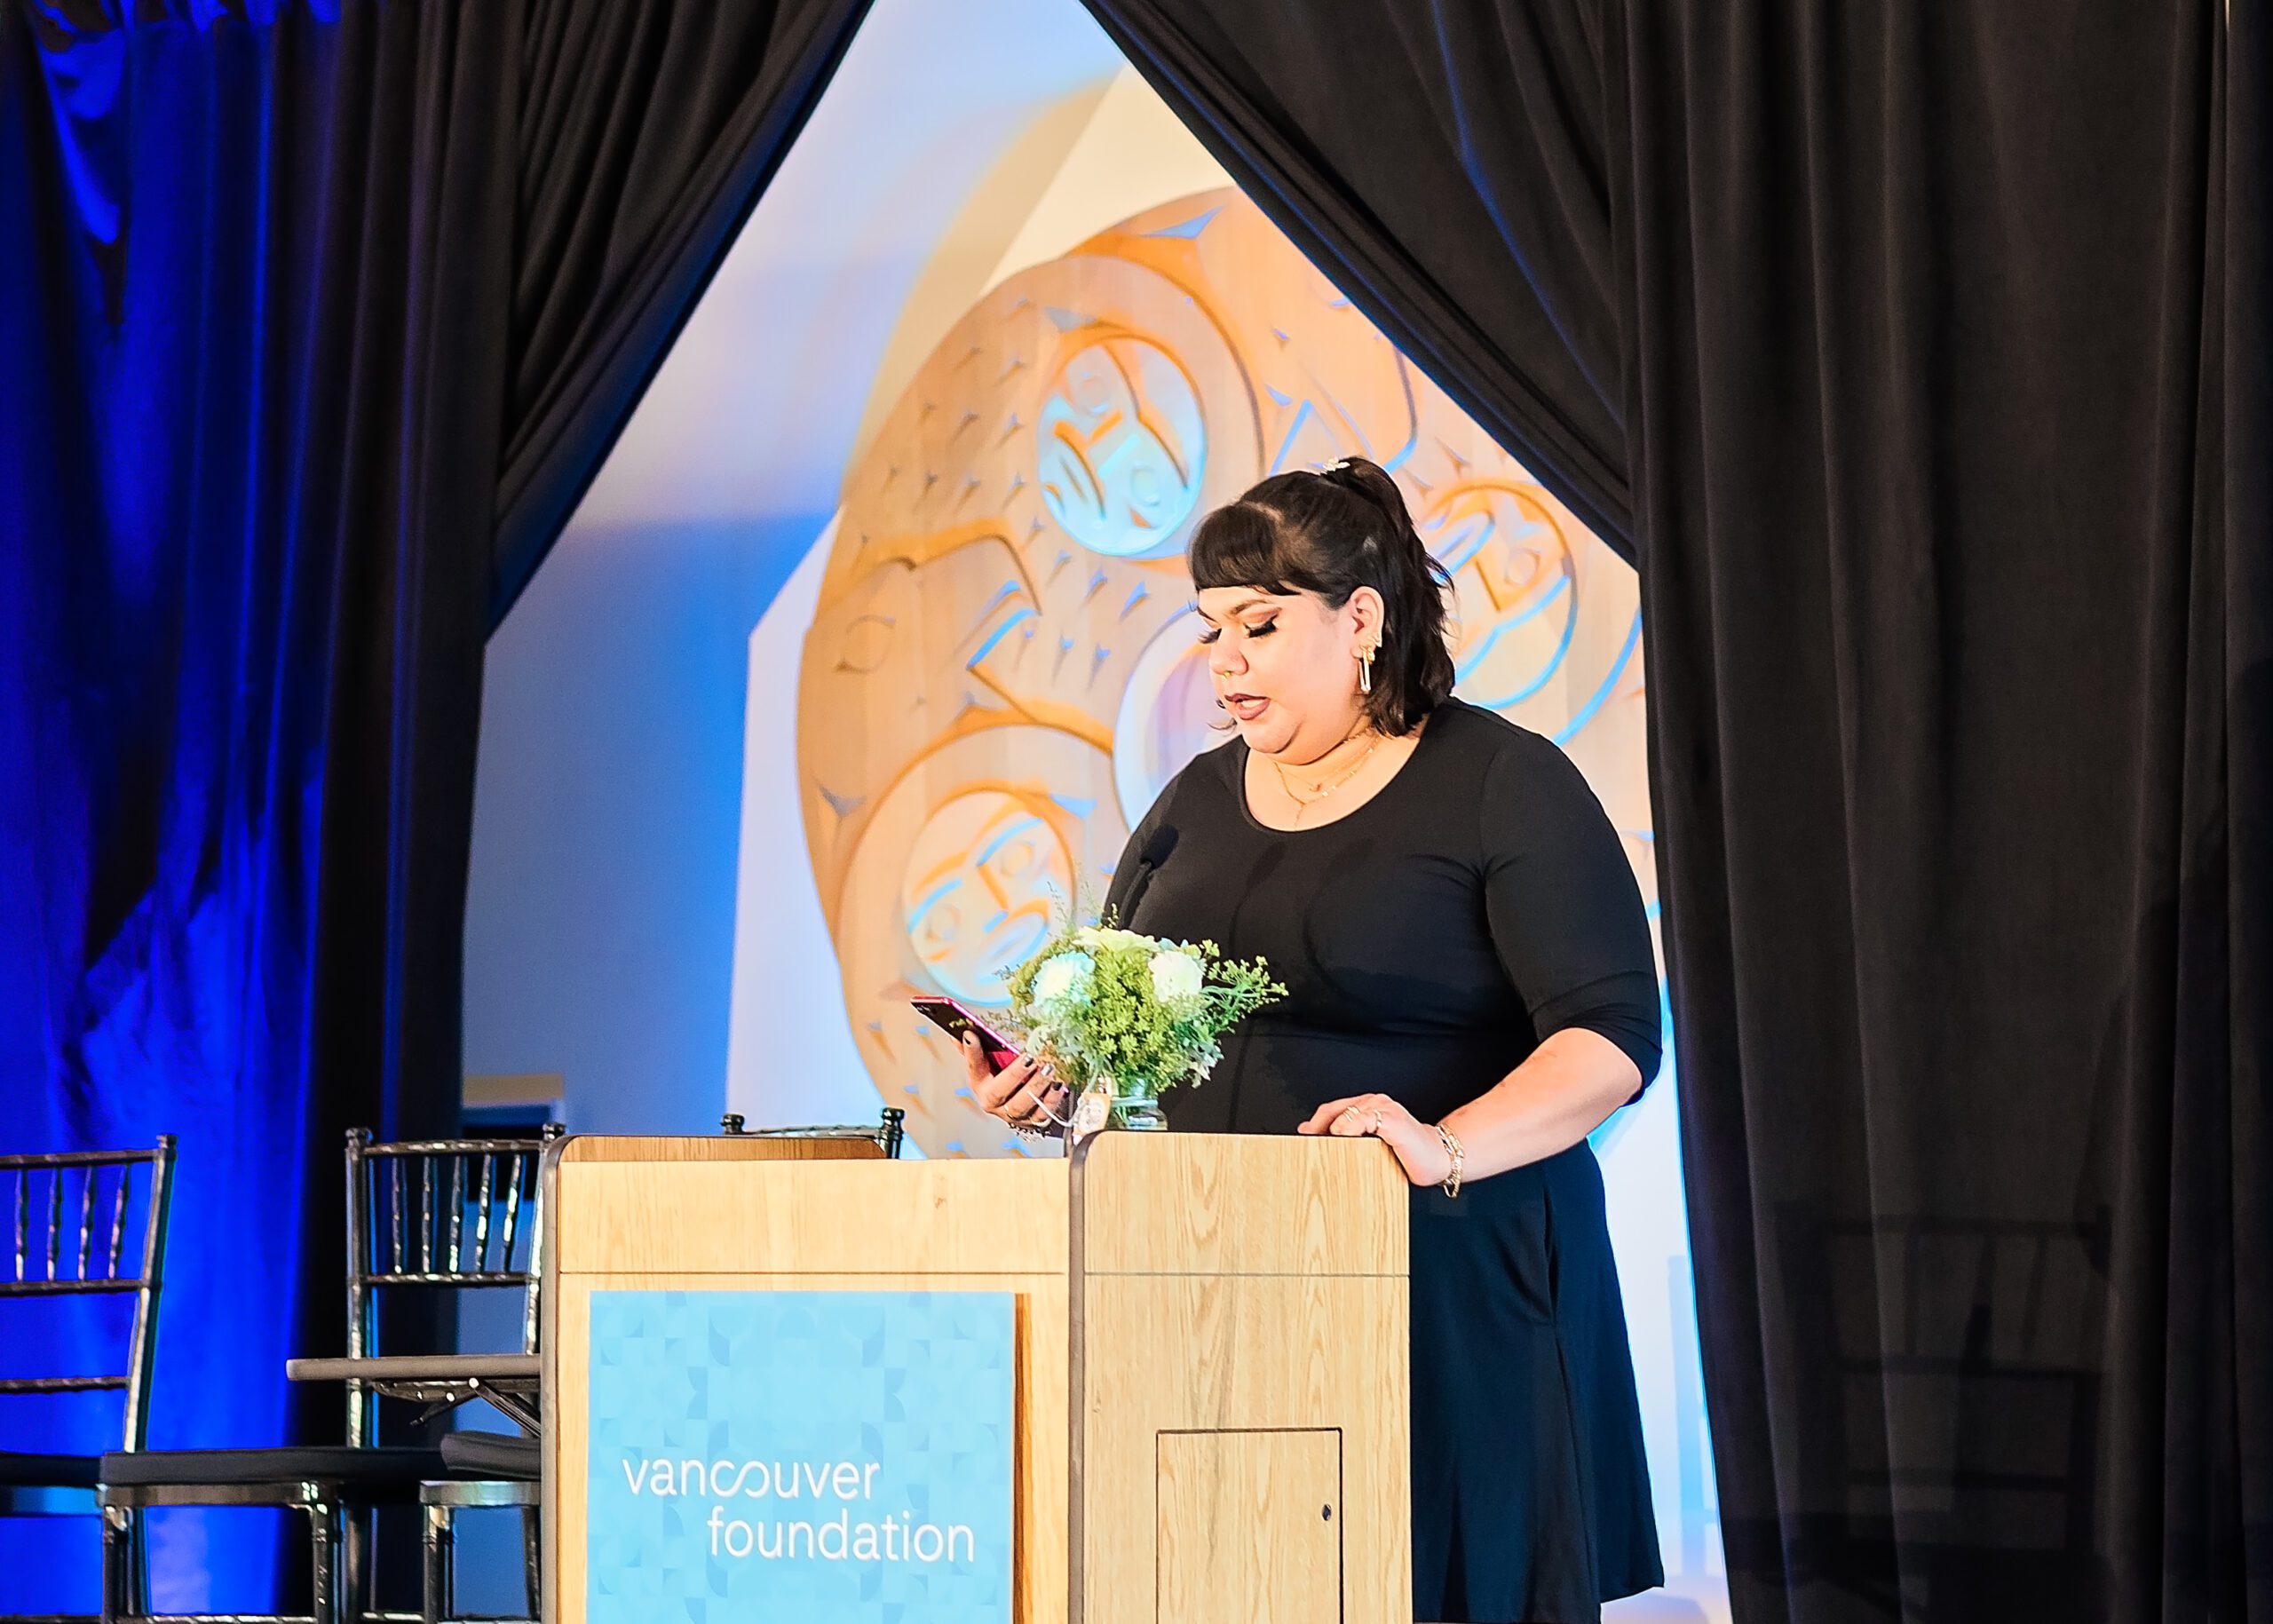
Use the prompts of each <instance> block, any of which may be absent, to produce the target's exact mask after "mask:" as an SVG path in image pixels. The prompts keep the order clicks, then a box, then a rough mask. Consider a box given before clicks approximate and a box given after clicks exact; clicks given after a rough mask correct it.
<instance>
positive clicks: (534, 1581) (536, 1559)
mask: <svg viewBox="0 0 2273 1624" xmlns="http://www.w3.org/2000/svg"><path fill="white" fill-rule="evenodd" d="M540 1516H541V1512H540V1509H539V1508H537V1507H535V1506H523V1507H522V1508H521V1569H522V1576H523V1578H524V1580H526V1582H527V1586H528V1593H529V1617H531V1618H532V1619H541V1618H543V1616H544V1596H543V1585H544V1578H543V1575H544V1525H543V1522H542V1521H541V1520H540Z"/></svg>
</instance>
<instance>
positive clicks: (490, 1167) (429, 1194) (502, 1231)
mask: <svg viewBox="0 0 2273 1624" xmlns="http://www.w3.org/2000/svg"><path fill="white" fill-rule="evenodd" d="M562 1131H563V1129H562V1128H561V1126H560V1124H559V1123H558V1122H547V1123H546V1124H545V1125H544V1127H543V1129H542V1130H541V1132H540V1133H539V1136H538V1137H535V1138H533V1139H526V1138H500V1139H423V1140H413V1141H407V1142H404V1143H400V1144H393V1145H380V1144H375V1143H373V1142H372V1138H371V1130H370V1129H368V1128H357V1129H350V1130H349V1131H348V1135H347V1354H348V1357H349V1358H350V1359H362V1358H366V1357H368V1356H370V1355H373V1354H376V1353H378V1352H380V1351H381V1350H380V1349H379V1347H378V1346H377V1341H378V1325H379V1314H378V1294H379V1293H380V1292H381V1291H383V1290H385V1289H386V1288H388V1287H400V1286H417V1287H455V1288H460V1289H471V1288H475V1287H518V1288H519V1290H520V1291H521V1293H522V1310H521V1351H522V1352H524V1353H535V1351H537V1327H538V1326H539V1324H540V1323H541V1316H540V1313H539V1303H538V1290H539V1286H538V1282H539V1280H540V1279H541V1278H542V1276H543V1269H544V1258H543V1245H544V1224H543V1215H542V1213H541V1212H540V1210H539V1206H540V1203H541V1202H542V1201H543V1184H542V1183H541V1181H540V1180H539V1179H538V1176H537V1164H538V1160H539V1158H540V1157H542V1156H543V1153H544V1147H545V1146H546V1145H550V1144H551V1143H552V1141H553V1140H555V1139H557V1138H558V1137H560V1135H561V1133H562ZM386 1351H390V1352H399V1351H402V1350H399V1349H390V1350H386ZM420 1351H424V1352H436V1351H439V1350H435V1349H424V1350H420ZM376 1409H377V1394H376V1392H375V1391H373V1390H371V1389H370V1388H369V1387H368V1385H366V1384H364V1383H360V1382H351V1383H349V1386H348V1403H347V1441H348V1442H349V1443H351V1444H355V1445H359V1446H360V1445H365V1444H370V1443H374V1442H376V1422H377V1415H376Z"/></svg>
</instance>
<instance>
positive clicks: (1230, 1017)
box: [1010, 918, 1287, 1095]
mask: <svg viewBox="0 0 2273 1624" xmlns="http://www.w3.org/2000/svg"><path fill="white" fill-rule="evenodd" d="M1286 994H1287V989H1286V988H1285V987H1283V986H1280V985H1279V983H1277V982H1276V981H1273V980H1272V979H1271V976H1270V972H1269V970H1268V967H1267V966H1266V965H1265V964H1264V963H1263V960H1261V959H1259V958H1258V959H1254V960H1249V961H1245V962H1241V961H1235V960H1230V959H1226V958H1224V955H1223V954H1222V952H1221V951H1220V950H1219V949H1218V948H1217V947H1216V944H1215V943H1213V942H1197V943H1193V942H1172V941H1167V940H1164V939H1160V938H1159V937H1152V936H1140V935H1138V934H1137V932H1135V931H1122V930H1119V929H1116V928H1115V927H1114V926H1113V923H1111V921H1110V920H1108V921H1106V922H1105V923H1101V924H1096V925H1083V926H1077V925H1075V924H1074V923H1073V921H1072V920H1071V919H1070V918H1069V919H1068V920H1067V921H1066V922H1065V923H1064V924H1062V925H1060V926H1059V927H1058V929H1057V931H1056V933H1054V934H1053V935H1052V936H1051V937H1050V939H1049V940H1048V941H1046V942H1044V943H1043V944H1042V945H1041V950H1040V951H1039V952H1037V953H1036V954H1035V955H1034V957H1033V958H1031V959H1029V960H1027V961H1026V963H1024V964H1022V965H1020V966H1019V967H1018V970H1016V971H1014V972H1013V973H1012V974H1011V976H1010V1012H1011V1016H1012V1018H1014V1019H1015V1020H1016V1021H1017V1022H1018V1024H1019V1025H1020V1026H1023V1027H1024V1028H1025V1030H1026V1047H1027V1048H1028V1050H1030V1051H1032V1052H1034V1053H1037V1054H1040V1055H1041V1056H1042V1057H1043V1058H1046V1059H1048V1060H1049V1063H1050V1064H1051V1065H1052V1066H1054V1067H1056V1069H1057V1073H1058V1074H1059V1075H1060V1076H1061V1077H1064V1078H1065V1079H1066V1080H1068V1081H1070V1082H1072V1083H1073V1085H1074V1086H1075V1087H1076V1088H1080V1087H1083V1086H1086V1085H1087V1084H1089V1083H1090V1082H1092V1081H1096V1080H1097V1079H1098V1078H1100V1077H1102V1078H1104V1079H1105V1080H1106V1081H1107V1082H1108V1083H1110V1084H1111V1085H1112V1086H1113V1089H1114V1091H1115V1092H1116V1093H1118V1094H1124V1095H1125V1094H1129V1093H1146V1094H1152V1095H1159V1094H1161V1093H1164V1092H1166V1091H1167V1090H1168V1089H1171V1088H1174V1087H1176V1085H1177V1084H1179V1083H1186V1082H1189V1083H1192V1084H1193V1085H1194V1086H1197V1085H1198V1084H1199V1083H1200V1081H1203V1080H1204V1079H1205V1078H1206V1077H1207V1075H1208V1072H1209V1071H1211V1070H1212V1069H1214V1067H1215V1065H1216V1061H1218V1060H1220V1059H1222V1058H1223V1055H1224V1050H1223V1042H1222V1039H1223V1035H1224V1033H1226V1032H1228V1031H1230V1030H1231V1029H1232V1027H1233V1026H1236V1025H1238V1024H1239V1021H1241V1020H1242V1019H1244V1018H1246V1017H1247V1016H1249V1015H1251V1014H1253V1013H1254V1012H1255V1010H1259V1009H1262V1008H1263V1006H1264V1005H1266V1004H1269V1003H1272V1002H1276V1001H1277V1000H1279V999H1280V998H1283V997H1285V996H1286Z"/></svg>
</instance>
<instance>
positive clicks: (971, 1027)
mask: <svg viewBox="0 0 2273 1624" xmlns="http://www.w3.org/2000/svg"><path fill="white" fill-rule="evenodd" d="M907 1002H910V1003H911V1004H914V1005H915V1012H916V1013H917V1014H918V1015H921V1016H922V1017H923V1018H924V1019H925V1020H928V1021H930V1022H931V1024H932V1025H933V1026H937V1027H939V1030H940V1031H942V1032H944V1033H946V1034H947V1035H948V1036H949V1037H951V1038H953V1039H954V1041H955V1042H957V1043H961V1042H962V1034H964V1033H966V1032H976V1033H977V1034H978V1041H979V1042H980V1043H981V1044H982V1045H984V1046H985V1048H986V1064H987V1065H988V1066H990V1067H991V1068H993V1069H994V1070H995V1071H998V1072H999V1071H1001V1070H1002V1068H1003V1067H1004V1066H1008V1065H1010V1062H1011V1061H1013V1060H1015V1059H1017V1058H1018V1050H1015V1049H1013V1048H1011V1047H1010V1042H1009V1040H1007V1039H1005V1038H1003V1037H1002V1035H1001V1034H998V1033H996V1032H995V1031H994V1029H993V1028H992V1027H990V1026H987V1024H986V1022H985V1021H983V1020H981V1019H979V1018H978V1017H977V1016H976V1015H973V1014H972V1013H971V1012H970V1010H966V1009H964V1008H963V1007H962V1005H961V1004H959V1003H957V1002H955V1001H954V999H952V998H931V997H924V998H911V999H909V1000H908V1001H907Z"/></svg>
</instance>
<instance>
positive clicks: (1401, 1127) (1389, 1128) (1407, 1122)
mask: <svg viewBox="0 0 2273 1624" xmlns="http://www.w3.org/2000/svg"><path fill="white" fill-rule="evenodd" d="M1295 1131H1296V1132H1298V1133H1310V1134H1332V1135H1334V1137H1337V1138H1342V1139H1354V1138H1359V1137H1364V1136H1365V1135H1366V1134H1371V1135H1373V1136H1374V1137H1376V1138H1378V1139H1380V1140H1381V1142H1382V1144H1384V1145H1388V1146H1389V1147H1390V1150H1392V1151H1394V1152H1396V1153H1397V1161H1398V1166H1400V1167H1402V1168H1404V1169H1405V1176H1406V1177H1407V1178H1409V1179H1411V1180H1412V1181H1413V1182H1414V1184H1443V1183H1444V1182H1445V1180H1446V1179H1447V1178H1450V1177H1451V1176H1452V1171H1453V1159H1452V1153H1450V1152H1449V1151H1447V1150H1445V1142H1444V1141H1443V1140H1442V1139H1440V1138H1438V1137H1437V1130H1436V1129H1433V1128H1431V1127H1430V1126H1429V1124H1428V1123H1426V1122H1423V1121H1420V1120H1419V1119H1418V1118H1416V1117H1415V1116H1414V1114H1413V1113H1411V1112H1410V1111H1407V1110H1406V1108H1405V1107H1404V1106H1403V1105H1398V1103H1397V1102H1396V1101H1395V1100H1393V1099H1391V1098H1390V1097H1389V1096H1388V1095H1386V1094H1354V1095H1351V1096H1350V1097H1349V1098H1347V1099H1330V1100H1328V1101H1327V1102H1326V1104H1324V1105H1320V1106H1319V1108H1318V1110H1317V1111H1316V1112H1314V1113H1312V1114H1311V1120H1310V1121H1307V1122H1304V1123H1303V1125H1302V1126H1301V1127H1300V1128H1299V1129H1296V1130H1295Z"/></svg>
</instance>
